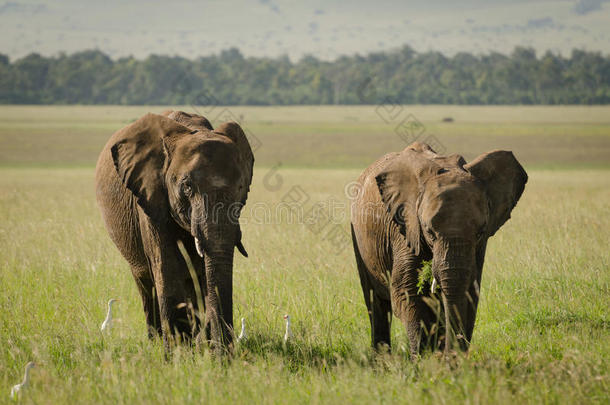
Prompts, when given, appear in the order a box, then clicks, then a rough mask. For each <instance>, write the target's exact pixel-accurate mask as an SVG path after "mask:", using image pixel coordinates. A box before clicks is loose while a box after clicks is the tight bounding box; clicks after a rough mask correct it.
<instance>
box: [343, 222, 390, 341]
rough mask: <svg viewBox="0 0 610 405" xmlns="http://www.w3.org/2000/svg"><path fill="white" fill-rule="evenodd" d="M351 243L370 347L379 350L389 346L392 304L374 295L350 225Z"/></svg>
mask: <svg viewBox="0 0 610 405" xmlns="http://www.w3.org/2000/svg"><path fill="white" fill-rule="evenodd" d="M352 242H353V244H354V254H355V256H356V265H357V267H358V274H359V275H360V285H361V287H362V293H363V294H364V302H365V304H366V308H367V312H368V314H369V321H370V323H371V345H372V346H373V348H375V349H380V348H382V347H384V346H387V347H388V348H389V347H390V346H391V342H390V327H391V324H392V304H391V302H390V300H388V299H384V298H383V297H380V296H379V295H378V294H376V293H375V291H374V289H373V286H372V284H371V283H370V280H369V277H368V273H369V271H368V269H367V267H366V265H365V264H364V261H363V260H362V256H361V255H360V250H359V249H358V242H357V241H356V236H355V234H354V227H353V225H352Z"/></svg>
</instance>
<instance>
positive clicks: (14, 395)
mask: <svg viewBox="0 0 610 405" xmlns="http://www.w3.org/2000/svg"><path fill="white" fill-rule="evenodd" d="M34 366H35V364H34V362H32V361H30V362H29V363H28V364H26V365H25V374H24V376H23V381H22V382H21V384H17V385H13V388H12V389H11V398H17V396H18V395H19V393H20V392H21V391H23V390H25V389H26V388H27V387H28V384H29V383H30V369H31V368H32V367H34Z"/></svg>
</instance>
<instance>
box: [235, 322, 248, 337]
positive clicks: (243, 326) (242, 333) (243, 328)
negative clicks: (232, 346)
mask: <svg viewBox="0 0 610 405" xmlns="http://www.w3.org/2000/svg"><path fill="white" fill-rule="evenodd" d="M247 337H248V336H247V335H246V318H241V332H240V333H239V336H238V337H237V341H238V342H241V341H242V340H244V339H246V338H247Z"/></svg>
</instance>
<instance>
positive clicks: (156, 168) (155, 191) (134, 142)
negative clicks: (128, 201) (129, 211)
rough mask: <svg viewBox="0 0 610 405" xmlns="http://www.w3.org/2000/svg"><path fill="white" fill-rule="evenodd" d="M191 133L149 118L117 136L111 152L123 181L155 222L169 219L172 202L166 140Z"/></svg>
mask: <svg viewBox="0 0 610 405" xmlns="http://www.w3.org/2000/svg"><path fill="white" fill-rule="evenodd" d="M190 132H191V130H190V129H189V128H186V127H185V126H183V125H180V124H179V123H177V122H176V121H173V120H171V119H168V118H166V117H163V116H161V115H157V114H146V115H145V116H144V117H142V118H140V119H139V120H137V121H136V122H134V123H133V124H131V125H129V126H127V127H125V128H123V129H122V130H120V131H119V132H118V133H117V134H116V135H115V138H116V142H115V143H114V145H112V147H111V148H110V151H111V153H112V160H113V161H114V167H115V169H116V171H117V174H118V175H119V178H120V179H121V181H122V182H123V184H124V185H125V187H127V188H128V189H129V190H130V191H131V192H132V193H133V195H134V196H135V197H136V201H137V203H138V205H139V206H140V207H142V209H143V210H144V212H145V213H146V215H148V216H149V217H150V218H151V219H152V220H153V221H155V222H157V223H162V222H164V221H166V220H167V219H168V213H169V200H168V197H167V189H166V187H165V180H164V172H165V170H164V166H165V161H166V158H167V152H166V151H165V150H164V146H163V139H164V138H166V137H173V136H180V135H188V134H190Z"/></svg>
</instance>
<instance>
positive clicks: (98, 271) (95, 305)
mask: <svg viewBox="0 0 610 405" xmlns="http://www.w3.org/2000/svg"><path fill="white" fill-rule="evenodd" d="M386 107H387V106H386ZM172 108H173V109H177V108H176V107H172ZM377 108H378V107H376V106H358V107H346V106H337V107H333V106H331V107H326V106H325V107H314V106H309V107H228V108H224V107H215V108H214V109H213V110H212V111H211V114H205V112H204V110H203V108H201V109H200V108H197V110H199V111H200V112H201V113H203V114H204V115H208V118H211V119H212V120H213V123H214V124H215V125H217V124H218V120H216V119H215V117H218V116H219V114H220V115H223V116H224V115H225V114H224V113H223V114H221V113H222V112H223V111H225V110H228V111H229V112H230V113H231V114H232V115H234V116H236V117H238V119H240V120H241V121H242V123H243V126H244V127H246V128H247V129H248V130H249V131H251V132H252V133H253V134H254V135H255V136H256V139H259V140H260V145H259V147H258V149H257V150H256V151H255V156H256V163H255V172H254V179H253V183H252V186H251V193H250V195H249V198H248V202H247V204H246V206H245V209H244V214H243V218H242V223H243V241H244V245H245V247H246V249H247V250H248V252H249V255H250V257H249V258H243V257H241V256H239V255H236V256H235V268H234V303H235V314H234V319H235V321H236V325H239V322H238V320H239V318H240V317H242V316H243V317H245V318H246V320H247V322H248V335H249V338H248V339H247V340H246V341H245V342H244V343H243V344H239V345H237V346H236V351H235V356H234V358H233V360H232V361H231V362H230V363H229V364H226V365H218V364H216V363H215V362H214V361H212V360H211V358H210V355H209V353H208V351H207V350H204V351H203V353H199V352H193V351H191V350H189V349H187V348H180V349H178V350H177V351H176V353H174V355H173V356H172V358H171V359H170V360H167V361H166V360H165V359H164V354H163V347H162V345H161V344H160V342H158V341H153V342H151V341H148V339H147V338H146V326H145V321H144V315H143V311H142V308H141V301H140V298H139V295H138V293H137V289H136V286H135V283H134V281H133V279H132V276H131V274H130V271H129V267H128V265H127V263H126V262H125V260H124V259H123V258H122V257H121V256H120V254H119V252H118V250H117V249H116V248H115V246H114V245H113V244H112V242H111V241H110V238H109V236H108V234H107V232H106V230H105V228H104V226H103V224H102V220H101V218H100V214H99V211H98V209H97V206H96V202H95V191H94V165H95V160H96V158H97V155H98V153H99V152H100V150H101V148H102V146H103V145H104V143H105V142H106V141H107V139H108V138H109V137H110V135H111V134H112V133H113V132H115V131H116V130H118V129H120V128H121V127H122V126H124V125H126V124H127V123H129V122H132V121H133V120H134V119H137V118H138V117H139V116H141V115H142V114H144V113H146V112H148V111H151V112H158V113H160V112H162V111H163V110H164V109H166V108H165V107H158V108H156V107H150V106H144V107H122V106H95V107H87V106H62V107H57V106H49V107H44V106H25V107H24V106H0V247H1V248H0V286H1V287H0V288H1V289H2V294H0V338H1V339H2V342H3V343H4V344H3V345H1V346H0V403H8V401H9V399H8V393H9V391H10V387H11V386H12V385H13V384H16V383H17V382H19V381H20V379H21V377H22V375H23V366H24V365H25V363H26V362H28V361H30V360H34V361H36V362H37V363H38V367H37V368H35V369H34V370H33V371H32V382H31V387H30V389H29V390H28V392H27V395H26V396H25V397H24V401H23V402H24V403H45V404H46V403H109V404H110V403H112V404H132V403H180V402H186V403H193V402H196V401H197V402H204V401H205V402H208V403H229V402H230V403H234V402H236V403H296V404H300V403H363V404H364V403H394V402H398V403H402V402H411V401H413V402H417V403H422V404H438V403H472V404H486V403H497V404H515V403H595V404H606V403H608V402H609V401H610V394H609V392H610V376H609V374H608V372H609V369H608V364H610V320H609V318H608V308H609V307H610V298H609V297H610V271H609V268H610V251H609V250H608V240H610V231H609V230H610V216H609V212H610V106H608V107H606V106H604V107H581V106H578V107H519V106H515V107H504V106H503V107H461V106H460V107H457V106H403V107H402V109H400V110H391V109H388V108H385V110H384V111H386V112H387V111H394V113H392V114H393V115H395V116H397V117H403V118H405V117H407V116H409V114H411V115H412V116H414V117H416V118H417V120H418V121H419V122H421V123H422V124H423V126H424V127H425V131H424V132H423V133H422V135H421V139H422V140H425V139H427V136H429V135H434V136H435V139H438V140H439V142H440V146H441V147H442V148H443V149H445V150H444V152H446V153H448V154H451V153H460V154H462V155H464V156H465V158H466V159H467V160H471V159H472V158H474V157H476V156H477V155H478V154H480V153H482V152H485V151H488V150H491V149H499V148H504V149H509V150H513V151H514V153H515V155H516V157H517V159H519V160H520V161H521V162H523V164H524V166H525V168H526V170H527V171H528V174H529V182H528V184H527V186H526V188H525V192H524V194H523V197H522V198H521V200H520V201H519V203H518V205H517V207H516V208H515V210H514V211H513V212H512V218H511V219H510V220H509V221H508V222H507V223H506V224H505V225H504V226H503V227H502V229H501V230H500V231H499V232H498V233H497V234H496V235H495V236H494V237H492V238H491V239H490V241H489V245H488V249H487V255H486V259H485V267H484V270H483V279H482V288H481V301H480V305H479V310H478V315H477V322H476V327H475V330H474V336H473V342H472V346H471V350H470V353H469V354H468V356H463V355H459V356H457V358H456V359H454V361H452V362H447V361H445V360H443V359H442V358H441V356H439V355H436V354H432V355H430V354H428V355H425V356H423V357H422V358H421V359H419V360H416V361H411V360H409V358H408V356H407V354H406V352H405V347H406V346H407V336H406V332H405V330H404V328H403V327H402V325H401V324H400V322H399V321H398V320H397V319H394V321H393V324H392V342H393V351H392V353H391V354H383V355H375V354H373V353H372V352H371V350H370V348H369V344H370V328H369V321H368V317H367V313H366V307H365V305H364V300H363V299H362V292H361V290H360V285H359V280H358V275H357V271H356V267H355V261H354V256H353V251H352V247H351V238H350V236H349V210H348V208H347V203H348V197H347V196H346V193H345V189H346V186H347V185H348V184H349V183H350V182H352V181H353V180H355V179H356V178H357V177H358V175H359V174H360V172H361V171H362V170H363V169H364V168H365V167H366V166H368V165H369V164H370V163H372V162H373V161H374V160H375V159H377V158H378V157H379V156H380V155H382V154H384V153H387V152H389V151H397V150H401V149H403V148H404V147H405V146H406V143H405V141H404V139H402V138H401V137H400V136H399V135H398V134H396V133H395V132H394V130H395V128H396V126H397V125H398V124H399V123H400V120H398V121H397V120H396V119H394V120H390V122H385V121H384V120H383V118H382V117H381V116H380V115H379V114H378V113H377V112H376V109H377ZM185 111H190V112H194V111H195V109H193V108H191V107H185ZM240 116H241V118H240ZM446 117H451V118H453V120H454V121H453V122H451V123H447V122H442V120H443V118H446ZM278 163H281V165H278ZM293 187H300V189H301V190H303V191H304V192H305V193H306V195H307V196H308V197H309V200H308V203H307V204H306V207H305V210H307V209H308V208H309V207H311V206H312V205H313V204H315V203H318V202H322V203H323V202H328V201H334V202H336V203H338V205H339V206H340V207H343V208H342V209H341V210H339V211H338V212H337V214H336V216H335V217H333V218H332V219H333V223H332V226H328V227H325V228H323V229H314V228H312V227H309V226H308V225H307V224H305V223H302V221H288V220H286V219H285V218H284V219H282V218H276V217H271V218H270V220H269V221H258V220H256V218H255V217H256V215H258V213H259V212H258V211H256V209H255V207H267V208H270V209H273V208H274V207H276V206H277V205H279V204H280V202H281V201H282V200H283V199H284V198H285V196H286V194H287V193H288V192H289V191H290V190H292V189H293ZM331 230H332V231H333V232H335V233H334V234H333V235H335V236H336V239H332V241H331V236H330V235H331V234H330V232H331ZM109 298H120V299H121V301H120V303H118V304H117V306H116V317H117V324H116V327H115V329H113V332H112V334H111V335H109V336H108V337H106V338H104V337H102V336H101V335H100V332H99V326H100V324H101V322H102V320H103V318H104V311H105V305H106V302H107V300H108V299H109ZM285 313H289V314H290V315H291V317H292V319H293V325H294V334H295V339H294V341H293V342H292V343H291V344H290V345H289V346H288V347H283V345H282V336H283V320H282V315H283V314H285Z"/></svg>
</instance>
